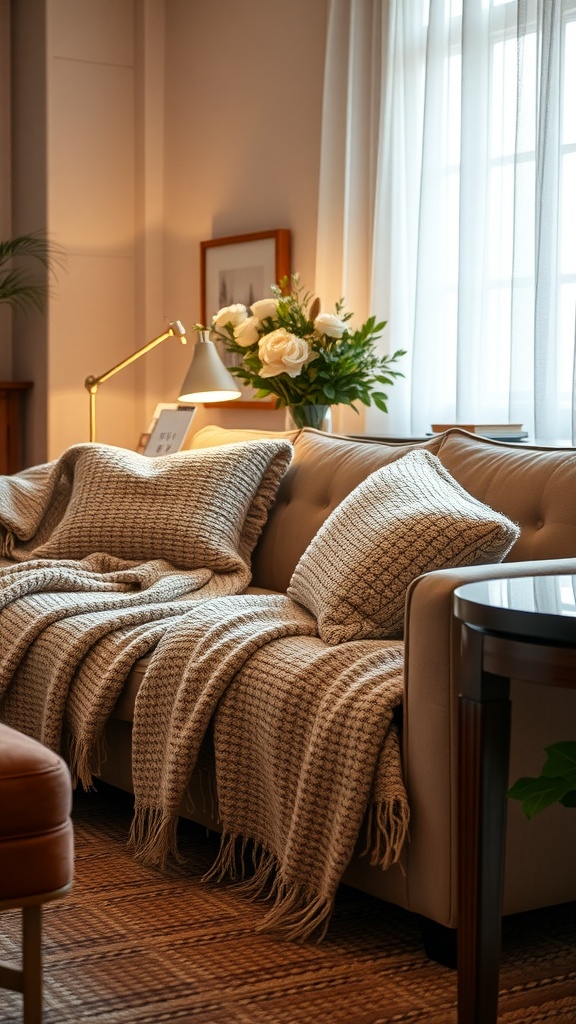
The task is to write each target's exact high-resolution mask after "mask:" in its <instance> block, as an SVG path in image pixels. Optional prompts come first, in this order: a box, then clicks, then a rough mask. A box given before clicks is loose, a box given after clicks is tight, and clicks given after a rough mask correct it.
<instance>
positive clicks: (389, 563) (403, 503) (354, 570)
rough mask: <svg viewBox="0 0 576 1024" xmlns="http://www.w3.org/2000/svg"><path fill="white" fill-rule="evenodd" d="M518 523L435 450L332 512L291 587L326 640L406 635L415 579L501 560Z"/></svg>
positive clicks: (409, 458)
mask: <svg viewBox="0 0 576 1024" xmlns="http://www.w3.org/2000/svg"><path fill="white" fill-rule="evenodd" d="M519 533H520V531H519V528H518V527H517V526H516V525H515V524H514V523H513V522H511V520H509V519H508V518H507V517H506V516H503V515H501V514H500V513H498V512H494V511H493V510H492V509H491V508H488V506H487V505H484V504H482V502H480V501H478V500H477V499H476V498H473V497H472V495H470V494H468V492H467V491H465V490H464V489H463V488H462V487H461V486H460V484H459V483H457V481H456V480H454V478H453V477H452V476H451V475H450V474H449V473H448V471H447V470H446V469H444V467H443V466H442V463H441V462H440V460H439V459H438V458H437V457H436V456H435V455H432V453H431V452H428V451H423V450H421V449H420V450H418V451H412V452H410V453H409V454H408V455H405V456H404V458H402V459H398V461H397V462H394V463H391V464H390V465H388V466H383V467H382V469H378V470H376V472H375V473H372V474H371V475H370V476H369V477H367V478H366V480H363V481H362V483H361V484H359V485H358V487H356V488H355V490H354V491H352V492H351V493H350V494H349V495H348V497H347V498H345V499H344V501H342V503H341V504H340V505H338V507H337V508H335V509H334V511H333V512H332V513H331V515H330V516H329V517H328V519H327V520H326V522H325V523H324V524H323V525H322V526H321V528H320V529H319V531H318V533H317V534H316V536H315V537H314V538H313V540H312V541H311V543H310V544H309V546H308V548H307V549H306V551H305V552H304V554H303V555H302V557H301V559H300V561H299V562H298V565H297V566H296V569H295V570H294V573H293V575H292V579H291V580H290V585H289V587H288V594H289V596H290V597H291V598H293V599H294V600H295V601H297V602H299V604H302V605H304V607H305V608H307V609H308V610H309V611H310V612H312V614H313V615H315V616H316V619H317V621H318V631H319V635H320V637H321V638H322V639H323V640H324V641H325V642H326V643H328V644H339V643H344V642H345V641H348V640H360V639H369V638H372V639H378V638H383V637H386V638H395V637H400V636H401V635H402V631H403V620H404V601H405V596H406V588H407V587H408V584H409V583H410V582H411V581H412V580H413V579H415V578H416V577H417V576H419V575H420V574H421V573H423V572H430V571H431V570H433V569H443V568H449V567H455V566H462V565H472V564H473V563H483V562H499V561H501V560H502V559H503V558H504V556H505V554H506V552H507V551H509V549H510V548H511V546H512V544H513V543H514V541H515V540H516V538H517V537H518V535H519Z"/></svg>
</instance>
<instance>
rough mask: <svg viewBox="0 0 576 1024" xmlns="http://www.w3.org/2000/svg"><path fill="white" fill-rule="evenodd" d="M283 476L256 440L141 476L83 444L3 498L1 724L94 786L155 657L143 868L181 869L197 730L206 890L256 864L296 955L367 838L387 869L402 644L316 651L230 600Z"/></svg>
mask: <svg viewBox="0 0 576 1024" xmlns="http://www.w3.org/2000/svg"><path fill="white" fill-rule="evenodd" d="M290 457H291V446H290V445H289V444H288V443H287V442H285V441H268V440H265V441H264V440H263V441H251V442H245V443H243V444H237V445H230V446H226V447H225V448H218V449H202V450H199V451H198V452H196V451H195V452H190V453H182V454H181V455H176V456H168V457H166V458H163V459H154V460H149V459H145V458H144V457H142V456H137V455H134V454H133V453H130V452H124V451H122V450H118V449H112V448H107V447H106V446H100V445H78V446H76V447H75V448H73V449H69V450H68V451H67V452H66V453H64V455H63V456H62V458H61V459H60V460H58V461H57V462H56V463H52V464H50V465H48V466H44V467H36V468H35V469H34V470H30V471H25V472H24V473H22V474H18V475H17V476H15V477H10V478H6V477H4V478H0V510H1V512H0V542H1V545H2V551H3V553H4V554H9V555H10V556H11V557H12V559H14V564H12V565H10V566H7V567H5V568H2V569H0V717H1V718H2V720H3V721H5V722H7V723H8V724H11V725H13V726H14V727H16V728H19V729H21V730H22V731H24V732H26V733H28V734H29V735H32V736H35V737H36V738H38V739H40V740H41V741H42V742H44V743H46V744H48V745H49V746H51V747H52V748H53V749H55V750H58V749H59V747H60V742H61V735H62V731H63V727H64V726H65V727H66V731H67V733H68V735H69V736H70V737H71V741H72V747H71V754H70V756H71V768H72V771H73V775H74V777H75V778H76V779H80V780H81V781H82V782H83V783H84V784H85V785H89V784H90V782H91V779H92V773H93V771H94V770H95V767H97V751H96V748H97V746H98V740H99V737H100V736H101V733H102V730H103V726H104V724H105V722H106V719H107V717H108V716H109V714H110V713H111V711H112V709H113V707H114V704H115V702H116V700H117V698H118V696H119V693H120V691H121V689H122V686H123V684H124V682H125V680H126V678H127V676H128V674H129V672H130V670H131V668H132V666H133V665H134V663H135V662H136V661H137V660H138V659H139V658H140V657H142V656H143V655H145V654H147V653H149V652H150V651H151V650H154V653H153V654H152V657H151V661H150V666H149V669H148V671H147V672H146V675H145V678H144V680H143V683H142V686H141V689H140V692H139V694H138V698H137V702H136V709H135V716H134V730H133V777H134V787H135V795H136V811H135V818H134V823H133V829H132V837H131V838H132V843H133V845H134V847H135V849H136V852H137V855H138V856H139V857H141V858H142V859H143V860H145V861H146V862H148V863H151V864H156V865H162V864H164V862H165V860H166V858H167V856H168V855H169V854H170V853H175V854H177V849H176V824H177V820H178V810H179V808H180V806H181V801H182V799H183V797H184V794H185V790H186V787H187V784H188V781H189V778H190V775H191V773H192V771H193V770H194V768H195V767H196V766H197V764H198V758H199V754H200V749H201V746H202V743H203V740H204V738H205V737H206V735H207V730H208V729H209V727H210V728H211V729H212V732H213V740H214V758H215V771H216V787H217V802H218V810H219V814H220V819H221V824H222V829H223V834H222V844H221V848H220V853H219V856H218V859H217V862H216V864H215V865H214V866H213V869H212V874H213V875H214V876H215V877H221V876H223V875H225V874H230V873H232V874H234V872H235V871H236V870H237V869H238V868H240V869H242V868H243V864H242V859H243V857H242V851H243V852H245V851H246V847H247V844H250V847H251V863H253V864H254V866H255V872H254V873H253V875H252V877H251V879H250V882H249V883H247V886H248V891H249V892H251V893H254V894H259V893H266V894H267V895H268V896H270V897H271V898H272V899H273V905H272V908H271V910H270V913H269V914H268V916H267V919H266V922H265V926H274V927H278V926H280V927H283V928H284V929H285V930H286V931H287V933H288V934H289V935H290V936H291V937H295V938H304V937H306V936H308V935H310V934H312V933H313V932H316V933H318V932H320V933H321V932H322V931H323V930H325V928H326V927H327V923H328V920H329V916H330V912H331V909H332V905H333V900H334V896H335V892H336V888H337V886H338V883H339V881H340V878H341V876H342V873H343V871H344V869H345V867H346V865H347V863H348V861H349V860H350V858H351V856H352V853H353V851H354V848H355V845H356V842H357V839H358V836H359V832H360V830H361V826H362V821H363V820H366V821H367V826H368V834H367V836H366V850H367V852H369V853H370V856H371V860H372V862H373V863H375V864H380V865H381V866H382V867H387V866H388V865H389V864H391V863H392V862H393V861H395V860H396V859H397V858H398V856H399V854H400V851H401V848H402V844H403V841H404V838H405V835H406V831H407V824H408V809H407V802H406V794H405V791H404V786H403V783H402V774H401V766H400V754H399V744H398V736H397V732H396V728H395V724H394V721H393V715H394V710H395V709H396V708H397V707H398V706H399V704H400V701H401V694H402V644H401V643H400V642H397V641H390V642H386V641H370V640H363V641H354V642H350V643H345V644H341V645H338V646H332V647H331V646H328V645H327V644H325V643H324V641H322V640H321V639H320V638H319V637H318V632H317V624H316V620H315V618H314V616H312V615H311V614H310V613H309V612H307V611H306V610H305V609H303V608H302V607H301V606H300V605H298V604H297V603H295V602H294V601H292V600H291V599H290V598H288V597H284V596H280V595H278V596H276V595H265V596H254V595H241V594H239V591H240V590H242V589H243V588H244V587H245V586H246V584H247V582H248V580H249V575H250V571H249V558H250V553H251V551H252V548H253V547H254V544H255V543H256V539H257V537H258V534H259V532H260V530H261V527H262V525H263V522H264V520H265V517H266V514H267V511H268V508H269V507H270V504H271V503H272V501H273V500H274V496H275V493H276V489H277V486H278V483H279V481H280V478H281V476H282V475H283V473H284V471H285V469H286V467H287V465H288V463H289V460H290ZM95 758H96V763H95ZM238 841H241V842H240V843H239V844H238ZM238 845H240V848H241V855H240V863H237V861H236V851H237V846H238Z"/></svg>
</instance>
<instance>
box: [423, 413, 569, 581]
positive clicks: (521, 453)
mask: <svg viewBox="0 0 576 1024" xmlns="http://www.w3.org/2000/svg"><path fill="white" fill-rule="evenodd" d="M442 437H443V440H442V445H441V447H440V450H439V452H438V453H437V454H438V458H439V459H440V460H441V462H442V463H443V465H444V466H445V467H446V469H447V470H448V472H449V473H451V474H452V476H454V477H455V478H456V480H457V481H458V483H459V484H461V486H462V487H464V488H465V490H467V491H468V492H469V493H470V494H473V495H474V497H475V498H479V499H480V501H483V502H485V504H486V505H490V506H491V508H494V509H496V510H497V511H498V512H503V513H504V514H505V515H507V516H508V517H509V518H510V519H512V520H513V521H514V522H515V523H518V525H519V526H520V528H521V534H520V537H519V538H518V540H517V541H516V543H515V544H514V546H513V548H512V549H511V551H510V552H509V553H508V555H507V557H506V561H507V562H520V561H524V560H526V559H532V558H535V559H542V558H569V557H573V556H575V555H576V449H574V448H536V447H529V446H527V445H526V446H525V445H523V444H514V443H513V442H511V443H509V444H503V443H501V442H499V441H489V440H488V439H486V438H480V437H475V436H472V435H470V434H468V433H466V432H465V431H462V430H454V429H452V430H448V431H446V433H445V434H444V435H442Z"/></svg>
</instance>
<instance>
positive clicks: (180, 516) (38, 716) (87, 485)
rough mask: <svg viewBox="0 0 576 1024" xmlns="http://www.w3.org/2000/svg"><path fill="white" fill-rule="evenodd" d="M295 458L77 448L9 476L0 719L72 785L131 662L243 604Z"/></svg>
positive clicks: (286, 451) (0, 606)
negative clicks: (61, 753)
mask: <svg viewBox="0 0 576 1024" xmlns="http://www.w3.org/2000/svg"><path fill="white" fill-rule="evenodd" d="M291 455H292V448H291V445H290V444H288V443H287V442H286V441H284V440H263V441H249V442H245V443H242V444H237V445H229V446H223V447H221V448H218V449H209V450H208V449H207V450H202V451H200V452H183V453H180V454H178V455H170V456H166V457H164V458H158V459H148V458H145V457H144V456H141V455H136V454H135V453H133V452H129V451H126V450H124V449H117V448H112V447H108V446H105V445H92V444H86V445H76V446H74V447H73V448H69V449H68V450H67V451H66V452H65V453H64V454H63V455H62V457H61V458H60V459H58V460H57V461H56V462H54V463H50V464H48V465H45V466H38V467H34V468H33V469H31V470H25V471H24V472H23V473H20V474H16V475H15V476H12V477H0V543H1V547H2V554H4V555H9V556H10V557H11V558H12V559H14V560H15V561H16V563H17V564H13V565H10V566H7V567H5V568H2V569H0V715H1V716H2V718H3V720H4V721H6V722H7V723H9V724H11V725H13V726H14V727H15V728H18V729H21V730H22V731H24V732H27V733H28V734H29V735H32V736H35V737H36V738H37V739H39V740H41V741H42V742H44V743H46V744H47V745H48V746H50V747H52V748H53V749H55V750H58V749H59V746H60V736H61V732H62V725H63V721H64V716H65V715H66V717H67V719H68V720H69V722H68V724H70V726H71V732H72V736H73V740H74V744H75V747H74V752H75V755H76V756H77V758H78V762H79V763H77V764H76V763H73V764H72V768H73V772H74V774H75V775H79V777H80V778H83V779H84V780H86V778H89V777H90V772H89V768H88V763H89V760H90V749H91V747H92V746H93V742H94V740H95V738H97V735H98V730H99V729H100V730H101V727H102V725H103V723H104V721H105V719H106V717H107V715H108V714H109V713H110V711H111V709H112V707H113V706H114V703H115V701H116V699H117V697H118V694H119V692H120V689H121V687H122V684H123V683H124V681H125V679H126V676H127V675H128V673H129V671H130V669H131V667H132V665H133V663H134V662H135V661H136V660H137V659H138V658H139V657H141V656H142V655H143V654H145V653H146V652H147V651H148V650H150V648H151V647H152V646H153V645H154V644H155V643H156V642H157V640H158V639H159V637H160V636H161V635H162V632H163V631H164V630H165V629H166V628H167V626H168V624H169V623H170V622H171V620H172V618H173V617H174V616H178V615H182V614H184V613H185V611H186V610H187V607H188V606H189V603H190V602H195V601H198V600H201V599H203V598H205V597H213V596H215V595H219V594H233V593H238V592H239V591H241V590H242V589H244V587H245V586H246V584H247V583H248V582H249V580H250V567H249V562H250V555H251V552H252V549H253V547H254V545H255V543H256V540H257V538H258V535H259V533H260V531H261V529H262V526H263V524H264V522H265V519H266V516H267V513H268V509H269V508H270V505H271V504H272V502H273V500H274V498H275V495H276V490H277V487H278V484H279V482H280V479H281V477H282V476H283V474H284V472H285V470H286V468H287V466H288V464H289V462H290V459H291Z"/></svg>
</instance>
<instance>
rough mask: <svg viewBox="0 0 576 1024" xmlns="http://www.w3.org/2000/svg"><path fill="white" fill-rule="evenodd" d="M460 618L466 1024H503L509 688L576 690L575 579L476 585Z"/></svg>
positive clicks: (461, 968)
mask: <svg viewBox="0 0 576 1024" xmlns="http://www.w3.org/2000/svg"><path fill="white" fill-rule="evenodd" d="M454 614H455V616H456V618H457V619H459V620H460V622H461V648H460V689H459V732H458V746H459V798H458V1024H495V1022H496V1021H497V1017H498V981H499V973H500V949H501V931H502V888H503V875H504V855H505V848H504V847H505V841H504V837H505V824H506V791H507V788H508V757H509V748H510V716H511V707H510V699H509V693H510V680H511V679H518V680H522V681H526V682H531V683H539V684H542V685H545V686H559V687H567V688H571V689H575V688H576V576H571V575H566V576H561V575H559V576H523V577H516V578H509V579H494V580H483V581H481V582H477V583H467V584H465V585H464V586H461V587H458V588H457V589H456V590H455V592H454ZM575 738H576V737H575Z"/></svg>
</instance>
